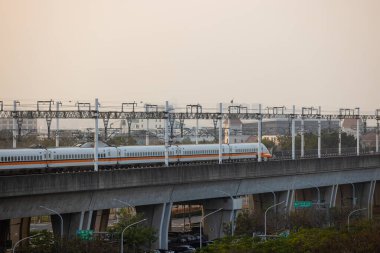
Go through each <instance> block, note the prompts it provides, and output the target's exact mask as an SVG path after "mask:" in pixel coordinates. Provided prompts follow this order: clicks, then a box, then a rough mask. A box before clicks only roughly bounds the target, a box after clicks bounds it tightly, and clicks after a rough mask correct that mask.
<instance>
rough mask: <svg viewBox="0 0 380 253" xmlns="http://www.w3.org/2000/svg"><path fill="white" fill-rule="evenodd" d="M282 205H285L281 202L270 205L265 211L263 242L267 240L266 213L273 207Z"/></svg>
mask: <svg viewBox="0 0 380 253" xmlns="http://www.w3.org/2000/svg"><path fill="white" fill-rule="evenodd" d="M282 203H285V201H282V202H280V203H278V204H274V205H271V206H270V207H268V208H267V210H265V215H264V237H265V240H266V239H267V212H268V211H269V209H271V208H273V207H275V206H278V205H281V204H282Z"/></svg>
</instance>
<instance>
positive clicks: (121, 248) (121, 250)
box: [120, 219, 147, 253]
mask: <svg viewBox="0 0 380 253" xmlns="http://www.w3.org/2000/svg"><path fill="white" fill-rule="evenodd" d="M146 220H147V219H143V220H140V221H136V222H134V223H132V224H130V225H128V226H126V227H125V228H124V229H123V231H122V232H121V240H120V241H121V245H120V253H123V252H124V245H123V244H124V241H123V237H124V232H125V230H127V229H128V228H129V227H132V226H134V225H136V224H139V223H141V222H143V221H146Z"/></svg>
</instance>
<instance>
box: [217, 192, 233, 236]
mask: <svg viewBox="0 0 380 253" xmlns="http://www.w3.org/2000/svg"><path fill="white" fill-rule="evenodd" d="M215 191H217V192H220V193H223V194H225V195H227V196H229V197H230V198H231V200H232V211H231V215H230V221H231V235H232V236H234V223H235V222H234V220H235V217H234V216H235V207H234V198H233V197H232V195H231V194H229V193H227V192H225V191H221V190H215Z"/></svg>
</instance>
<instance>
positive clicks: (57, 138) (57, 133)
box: [55, 101, 60, 148]
mask: <svg viewBox="0 0 380 253" xmlns="http://www.w3.org/2000/svg"><path fill="white" fill-rule="evenodd" d="M59 104H60V102H58V101H57V103H56V105H57V117H56V119H55V120H56V124H57V125H56V132H55V146H56V147H57V148H58V147H59V116H58V112H59Z"/></svg>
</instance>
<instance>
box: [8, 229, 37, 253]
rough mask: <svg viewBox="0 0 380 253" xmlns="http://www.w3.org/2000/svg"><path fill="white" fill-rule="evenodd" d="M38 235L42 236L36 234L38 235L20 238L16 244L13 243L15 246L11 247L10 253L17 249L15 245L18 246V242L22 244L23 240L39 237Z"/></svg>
mask: <svg viewBox="0 0 380 253" xmlns="http://www.w3.org/2000/svg"><path fill="white" fill-rule="evenodd" d="M39 235H42V234H41V233H38V234H35V235H32V236H28V237H25V238H22V239H21V240H19V241H18V242H16V243H15V246H13V249H12V253H15V250H16V247H17V245H18V244H19V243H20V242H22V241H24V240H26V239H30V238H33V237H36V236H39Z"/></svg>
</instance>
